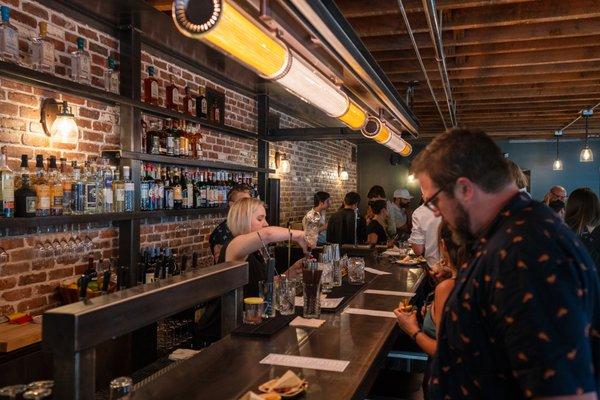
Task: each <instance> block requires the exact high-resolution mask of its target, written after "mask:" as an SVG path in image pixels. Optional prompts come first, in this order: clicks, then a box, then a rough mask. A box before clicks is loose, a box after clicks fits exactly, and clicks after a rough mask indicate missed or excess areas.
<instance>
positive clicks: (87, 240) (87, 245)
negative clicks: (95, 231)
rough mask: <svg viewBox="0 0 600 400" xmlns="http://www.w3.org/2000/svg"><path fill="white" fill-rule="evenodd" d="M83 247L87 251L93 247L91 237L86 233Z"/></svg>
mask: <svg viewBox="0 0 600 400" xmlns="http://www.w3.org/2000/svg"><path fill="white" fill-rule="evenodd" d="M83 247H84V249H85V251H86V252H87V253H89V252H90V251H92V248H93V247H94V243H93V242H92V239H91V238H90V237H89V236H88V235H85V239H84V241H83Z"/></svg>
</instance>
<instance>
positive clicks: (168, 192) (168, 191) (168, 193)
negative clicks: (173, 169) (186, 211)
mask: <svg viewBox="0 0 600 400" xmlns="http://www.w3.org/2000/svg"><path fill="white" fill-rule="evenodd" d="M164 181H165V209H166V210H172V209H173V208H175V201H174V197H173V195H174V193H173V187H172V186H171V174H170V170H169V167H167V168H166V173H165V180H164Z"/></svg>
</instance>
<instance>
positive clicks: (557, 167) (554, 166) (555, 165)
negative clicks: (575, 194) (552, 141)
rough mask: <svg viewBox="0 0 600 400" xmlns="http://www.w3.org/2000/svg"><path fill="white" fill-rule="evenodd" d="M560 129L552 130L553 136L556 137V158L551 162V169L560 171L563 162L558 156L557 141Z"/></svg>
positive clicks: (560, 133)
mask: <svg viewBox="0 0 600 400" xmlns="http://www.w3.org/2000/svg"><path fill="white" fill-rule="evenodd" d="M562 133H563V132H562V131H554V136H555V137H556V159H555V160H554V163H553V164H552V169H553V170H554V171H562V170H563V162H562V161H561V159H560V157H559V156H558V142H559V139H560V137H561V136H562Z"/></svg>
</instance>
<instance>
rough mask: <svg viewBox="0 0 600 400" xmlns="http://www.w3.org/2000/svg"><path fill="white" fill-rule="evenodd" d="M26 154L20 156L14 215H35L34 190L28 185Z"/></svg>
mask: <svg viewBox="0 0 600 400" xmlns="http://www.w3.org/2000/svg"><path fill="white" fill-rule="evenodd" d="M28 161H29V160H28V157H27V154H23V155H22V156H21V171H20V175H21V177H20V179H19V185H18V186H19V188H18V189H17V190H15V216H16V217H35V210H36V192H35V190H34V189H33V188H32V187H31V186H30V177H29V167H28Z"/></svg>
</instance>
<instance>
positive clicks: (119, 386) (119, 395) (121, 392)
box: [109, 376, 133, 400]
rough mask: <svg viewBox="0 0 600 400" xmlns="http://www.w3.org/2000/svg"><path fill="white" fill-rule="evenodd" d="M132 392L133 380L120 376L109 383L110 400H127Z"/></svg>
mask: <svg viewBox="0 0 600 400" xmlns="http://www.w3.org/2000/svg"><path fill="white" fill-rule="evenodd" d="M132 392H133V380H132V379H131V378H130V377H128V376H121V377H119V378H115V379H113V380H112V381H110V394H109V399H110V400H117V399H129V398H131V393H132Z"/></svg>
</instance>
